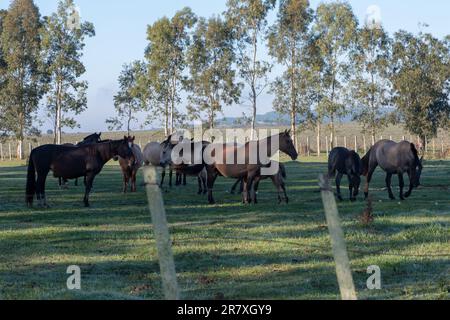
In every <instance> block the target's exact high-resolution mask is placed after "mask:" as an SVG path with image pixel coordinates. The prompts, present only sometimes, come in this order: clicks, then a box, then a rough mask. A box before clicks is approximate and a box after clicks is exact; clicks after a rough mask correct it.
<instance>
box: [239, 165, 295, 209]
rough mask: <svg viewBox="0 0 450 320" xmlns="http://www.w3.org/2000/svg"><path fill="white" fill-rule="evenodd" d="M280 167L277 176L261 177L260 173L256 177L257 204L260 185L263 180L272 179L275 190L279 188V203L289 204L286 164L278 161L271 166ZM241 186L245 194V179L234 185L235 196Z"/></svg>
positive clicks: (241, 190)
mask: <svg viewBox="0 0 450 320" xmlns="http://www.w3.org/2000/svg"><path fill="white" fill-rule="evenodd" d="M273 165H275V166H278V171H277V173H276V174H274V175H271V176H263V175H261V172H259V174H257V175H256V177H255V180H254V184H255V185H254V188H255V199H254V200H255V203H258V199H257V196H256V195H257V194H258V189H259V183H260V182H261V180H266V179H271V180H272V182H273V184H274V185H275V188H277V191H278V203H280V204H281V203H282V202H283V200H284V201H285V202H286V203H289V197H288V195H287V192H286V183H285V182H284V181H285V180H286V178H287V175H286V167H285V166H284V164H282V163H279V162H276V161H271V166H273ZM239 184H240V192H241V193H242V192H244V179H243V178H241V179H239V180H238V181H236V183H235V184H234V185H233V187H232V188H231V192H230V193H231V194H234V193H235V192H236V188H237V186H238V185H239Z"/></svg>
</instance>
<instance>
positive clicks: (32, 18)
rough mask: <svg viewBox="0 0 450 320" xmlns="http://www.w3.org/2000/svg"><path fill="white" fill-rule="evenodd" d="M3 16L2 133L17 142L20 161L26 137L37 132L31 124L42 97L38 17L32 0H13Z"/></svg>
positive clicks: (39, 21)
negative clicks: (10, 136)
mask: <svg viewBox="0 0 450 320" xmlns="http://www.w3.org/2000/svg"><path fill="white" fill-rule="evenodd" d="M2 15H3V18H2V32H1V39H0V47H1V51H2V55H3V57H2V59H3V63H2V64H3V66H2V72H1V81H2V84H1V90H0V106H1V108H2V110H1V111H2V119H1V120H2V131H3V133H5V134H8V135H12V136H13V137H14V138H15V139H16V140H17V141H18V150H17V151H18V152H17V154H18V157H20V158H22V157H23V141H24V139H25V135H27V134H31V135H33V134H36V133H37V132H38V130H37V129H36V128H35V127H34V126H33V123H34V122H35V121H36V117H35V115H36V111H37V109H38V106H39V101H40V99H41V97H42V94H43V89H42V87H43V86H42V84H43V75H42V71H41V70H42V69H41V66H42V65H41V62H42V60H41V37H40V33H39V30H40V28H41V18H40V14H39V9H38V8H37V6H36V5H35V4H34V2H33V1H32V0H14V1H12V2H11V4H10V6H9V8H8V12H7V14H6V15H5V13H3V14H2Z"/></svg>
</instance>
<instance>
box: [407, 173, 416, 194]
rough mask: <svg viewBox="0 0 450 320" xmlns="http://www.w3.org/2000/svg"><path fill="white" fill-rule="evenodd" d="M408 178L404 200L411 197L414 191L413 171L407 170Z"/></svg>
mask: <svg viewBox="0 0 450 320" xmlns="http://www.w3.org/2000/svg"><path fill="white" fill-rule="evenodd" d="M408 177H409V190H408V192H406V193H405V198H409V197H410V196H411V193H412V191H413V189H414V177H415V171H414V170H409V171H408Z"/></svg>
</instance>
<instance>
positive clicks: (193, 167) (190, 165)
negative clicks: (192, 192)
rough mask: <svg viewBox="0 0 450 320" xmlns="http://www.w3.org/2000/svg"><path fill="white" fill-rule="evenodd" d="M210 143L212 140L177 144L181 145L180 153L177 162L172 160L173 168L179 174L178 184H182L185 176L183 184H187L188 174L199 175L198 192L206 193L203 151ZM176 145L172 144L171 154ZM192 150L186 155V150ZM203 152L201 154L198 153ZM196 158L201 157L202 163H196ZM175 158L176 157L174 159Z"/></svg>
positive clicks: (176, 156) (177, 155) (176, 155)
mask: <svg viewBox="0 0 450 320" xmlns="http://www.w3.org/2000/svg"><path fill="white" fill-rule="evenodd" d="M209 145H210V142H207V141H201V142H194V141H193V140H191V141H189V142H183V141H182V142H180V143H179V144H177V146H178V147H180V149H179V152H178V154H175V155H174V156H175V158H176V159H175V162H176V163H175V164H174V163H173V162H174V161H172V162H171V163H172V165H171V168H172V170H174V171H175V172H176V174H177V185H181V179H182V178H183V185H186V176H192V177H197V181H198V194H206V192H207V187H206V183H207V178H206V177H207V174H206V163H205V162H204V161H203V152H204V151H205V149H206V148H207V147H208V146H209ZM174 147H175V145H171V154H172V152H173V148H174ZM185 150H190V153H189V155H185V154H184V151H185ZM196 152H201V154H200V153H199V154H196ZM196 158H197V159H201V160H202V161H201V163H196ZM172 160H174V159H172Z"/></svg>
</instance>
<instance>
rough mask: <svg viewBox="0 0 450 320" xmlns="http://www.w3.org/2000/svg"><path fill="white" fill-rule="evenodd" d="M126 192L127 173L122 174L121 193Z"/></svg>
mask: <svg viewBox="0 0 450 320" xmlns="http://www.w3.org/2000/svg"><path fill="white" fill-rule="evenodd" d="M127 191H128V177H127V173H126V172H123V193H127Z"/></svg>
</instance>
